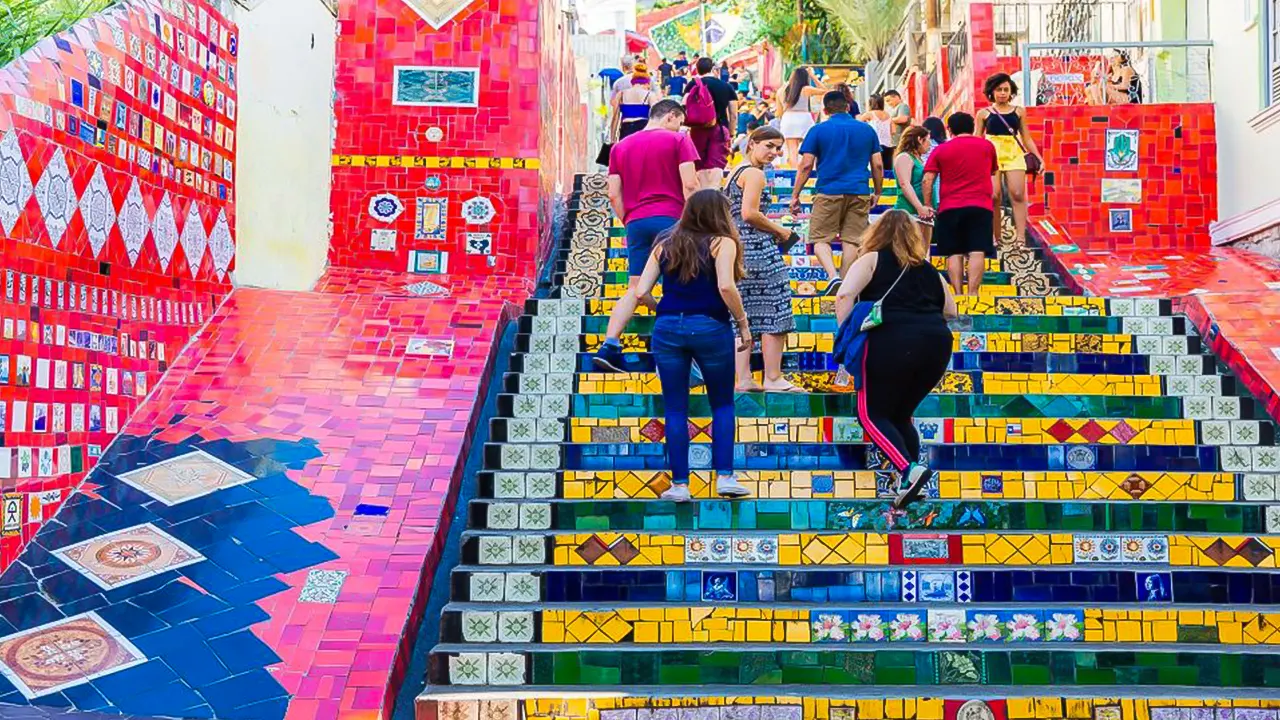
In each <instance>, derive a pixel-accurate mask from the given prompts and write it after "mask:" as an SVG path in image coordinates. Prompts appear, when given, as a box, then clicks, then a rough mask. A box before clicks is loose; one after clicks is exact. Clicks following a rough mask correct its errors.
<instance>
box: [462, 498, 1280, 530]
mask: <svg viewBox="0 0 1280 720" xmlns="http://www.w3.org/2000/svg"><path fill="white" fill-rule="evenodd" d="M888 499H889V498H885V499H879V500H852V501H851V500H823V499H812V500H743V501H741V502H729V501H726V500H709V501H707V502H703V503H697V504H696V506H694V505H692V504H689V503H685V504H677V503H670V502H659V501H650V500H626V501H623V500H608V501H602V500H574V501H558V502H546V501H537V500H523V501H512V500H489V501H484V500H476V501H474V502H472V504H471V506H470V507H469V508H468V510H467V526H468V527H469V528H472V529H477V530H536V531H543V530H546V531H557V532H561V531H591V532H595V531H619V532H621V531H631V530H636V531H645V532H660V531H663V530H673V531H699V530H706V531H717V530H779V531H782V530H794V531H801V530H814V531H829V530H831V531H834V530H852V529H874V530H881V531H889V530H900V531H908V530H914V531H921V532H927V531H930V530H938V531H942V530H982V529H987V530H1010V531H1013V530H1036V531H1039V530H1048V531H1055V532H1057V531H1061V532H1071V531H1098V532H1104V531H1127V532H1208V533H1268V532H1273V531H1276V530H1278V529H1280V515H1277V514H1276V513H1275V512H1273V511H1271V510H1269V509H1268V508H1267V507H1264V506H1262V505H1258V504H1236V505H1229V504H1225V503H1178V504H1167V505H1157V504H1155V503H1137V502H1127V503H1125V502H1110V503H1064V502H1053V501H1033V500H1029V501H996V500H992V501H975V500H965V501H939V502H933V503H929V504H928V505H927V506H925V505H918V506H913V507H909V508H908V509H907V510H906V511H903V512H901V513H899V512H892V511H891V510H890V507H889V503H888V502H887V500H888Z"/></svg>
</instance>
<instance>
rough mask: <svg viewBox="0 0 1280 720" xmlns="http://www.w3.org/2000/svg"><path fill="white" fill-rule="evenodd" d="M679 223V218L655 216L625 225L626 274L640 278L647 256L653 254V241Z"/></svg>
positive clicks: (647, 259) (647, 260)
mask: <svg viewBox="0 0 1280 720" xmlns="http://www.w3.org/2000/svg"><path fill="white" fill-rule="evenodd" d="M679 221H680V218H673V217H666V216H665V215H657V216H654V217H647V218H641V219H639V220H632V221H631V222H629V223H627V226H626V233H627V274H629V275H630V276H631V277H640V275H641V274H642V273H643V272H644V266H645V264H646V263H648V262H649V255H650V254H652V253H653V243H654V241H655V240H657V239H658V236H659V235H661V234H662V233H663V231H665V230H667V229H669V228H670V227H672V226H673V225H675V224H676V223H677V222H679Z"/></svg>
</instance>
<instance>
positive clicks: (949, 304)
mask: <svg viewBox="0 0 1280 720" xmlns="http://www.w3.org/2000/svg"><path fill="white" fill-rule="evenodd" d="M938 282H940V283H942V291H943V292H944V293H946V299H945V300H943V301H942V317H944V318H946V319H948V320H955V319H956V318H958V317H960V308H959V307H957V306H956V296H955V293H953V292H952V291H951V283H949V282H947V279H946V278H945V277H943V276H942V273H938Z"/></svg>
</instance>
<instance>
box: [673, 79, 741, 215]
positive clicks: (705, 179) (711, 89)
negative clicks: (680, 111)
mask: <svg viewBox="0 0 1280 720" xmlns="http://www.w3.org/2000/svg"><path fill="white" fill-rule="evenodd" d="M695 67H696V71H697V77H695V78H694V79H693V81H692V82H690V83H689V87H687V88H685V91H684V110H685V120H684V124H685V125H686V126H688V128H689V139H690V140H693V146H694V147H695V148H697V150H698V156H699V158H700V159H699V160H698V163H697V169H698V182H699V183H700V184H701V186H702V187H704V188H711V189H716V190H718V189H720V185H721V184H722V183H723V181H724V170H725V168H727V167H728V166H729V154H730V146H731V145H732V143H733V132H732V131H733V128H734V127H736V126H737V124H738V93H736V92H734V90H733V86H731V85H730V84H729V83H727V82H725V81H723V80H721V79H720V78H719V77H716V61H715V60H712V59H711V58H709V57H704V58H698V62H697V64H696V66H695Z"/></svg>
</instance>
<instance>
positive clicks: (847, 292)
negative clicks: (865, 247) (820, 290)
mask: <svg viewBox="0 0 1280 720" xmlns="http://www.w3.org/2000/svg"><path fill="white" fill-rule="evenodd" d="M879 261H880V257H879V256H878V255H876V254H875V253H868V254H866V255H863V256H862V257H860V258H858V260H857V261H856V262H854V263H853V267H851V268H849V274H848V275H846V276H845V278H844V282H843V283H842V284H841V285H840V290H838V291H837V292H836V323H837V324H838V325H839V324H843V323H844V321H845V319H846V318H848V317H849V314H850V313H852V312H853V306H854V305H855V304H856V303H857V301H858V296H859V295H861V294H862V291H863V290H866V289H867V284H868V283H870V282H871V276H872V275H874V274H875V272H876V263H878V262H879Z"/></svg>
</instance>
